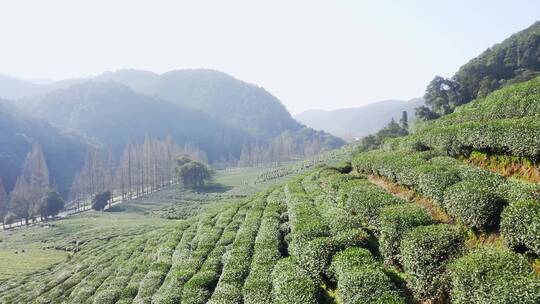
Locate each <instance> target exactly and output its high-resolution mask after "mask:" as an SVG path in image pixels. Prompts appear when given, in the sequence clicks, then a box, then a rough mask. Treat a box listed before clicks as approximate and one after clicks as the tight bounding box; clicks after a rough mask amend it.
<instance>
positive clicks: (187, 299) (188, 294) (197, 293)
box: [182, 271, 217, 304]
mask: <svg viewBox="0 0 540 304" xmlns="http://www.w3.org/2000/svg"><path fill="white" fill-rule="evenodd" d="M216 283H217V277H216V274H215V272H213V271H201V272H198V273H197V274H195V275H194V276H193V277H192V278H191V279H190V280H189V281H188V282H187V283H186V284H185V285H184V289H183V293H182V303H193V304H194V303H206V301H207V300H208V298H209V297H210V292H209V290H210V288H212V287H213V286H215V284H216Z"/></svg>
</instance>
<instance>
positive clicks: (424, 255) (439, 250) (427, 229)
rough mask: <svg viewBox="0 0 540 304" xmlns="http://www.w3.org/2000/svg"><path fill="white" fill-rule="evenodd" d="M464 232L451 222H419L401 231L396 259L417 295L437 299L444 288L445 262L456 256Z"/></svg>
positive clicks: (445, 286)
mask: <svg viewBox="0 0 540 304" xmlns="http://www.w3.org/2000/svg"><path fill="white" fill-rule="evenodd" d="M463 243H464V236H463V235H462V233H461V232H460V231H459V230H458V229H457V228H456V227H454V226H451V225H445V224H438V225H429V226H419V227H416V228H413V229H412V230H411V231H410V232H408V233H407V234H405V236H404V237H403V240H402V241H401V246H400V261H401V265H403V270H404V271H405V273H406V274H407V275H408V276H409V277H410V279H409V280H408V285H409V287H410V288H411V289H412V290H414V291H415V294H416V295H417V296H418V297H419V298H420V299H431V300H436V299H441V298H442V296H443V294H444V293H445V292H446V291H447V290H448V278H447V274H446V265H447V263H448V262H449V261H451V260H452V259H453V258H455V257H456V256H459V255H460V254H461V253H462V251H463V247H464V244H463Z"/></svg>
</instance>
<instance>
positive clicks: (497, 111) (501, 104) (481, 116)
mask: <svg viewBox="0 0 540 304" xmlns="http://www.w3.org/2000/svg"><path fill="white" fill-rule="evenodd" d="M539 115H540V77H537V78H534V79H532V80H529V81H526V82H522V83H518V84H514V85H510V86H507V87H504V88H502V89H500V90H496V91H494V92H492V93H490V94H489V95H488V96H486V97H484V98H479V99H476V100H474V101H472V102H470V103H468V104H465V105H463V106H460V107H457V108H456V110H455V111H454V113H451V114H448V115H444V116H442V117H441V118H439V119H437V120H434V121H428V122H424V123H421V124H419V126H416V132H422V131H425V130H429V129H433V128H440V127H445V126H450V125H456V124H461V123H464V122H468V121H490V120H495V119H505V118H521V117H529V116H539Z"/></svg>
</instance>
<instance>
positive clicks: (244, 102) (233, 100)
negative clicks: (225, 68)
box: [97, 69, 302, 138]
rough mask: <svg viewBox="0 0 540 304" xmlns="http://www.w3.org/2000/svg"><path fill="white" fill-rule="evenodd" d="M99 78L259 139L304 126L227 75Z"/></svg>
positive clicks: (267, 97) (274, 100) (121, 73)
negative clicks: (205, 114)
mask: <svg viewBox="0 0 540 304" xmlns="http://www.w3.org/2000/svg"><path fill="white" fill-rule="evenodd" d="M97 79H103V80H113V81H117V82H120V83H124V84H126V85H128V86H129V87H131V88H132V89H134V90H135V91H138V92H140V93H143V94H146V95H150V96H155V97H159V98H161V99H163V100H167V101H170V102H173V103H176V104H178V105H181V106H185V107H190V108H194V109H198V110H201V111H203V112H205V113H207V114H209V115H210V116H212V117H214V118H217V119H219V120H221V121H223V122H225V123H228V124H230V125H232V126H235V127H237V128H240V129H242V130H244V131H246V132H248V133H250V134H252V135H254V136H257V137H262V138H270V137H275V136H278V135H280V134H281V133H283V132H285V131H296V130H298V129H300V128H301V127H302V126H301V125H300V124H299V123H298V122H296V121H295V120H294V119H293V118H292V117H291V115H290V114H289V112H287V110H286V109H285V107H284V106H283V105H282V104H281V102H280V101H279V100H278V99H277V98H276V97H274V96H273V95H271V94H270V93H268V92H267V91H266V90H264V89H263V88H260V87H257V86H255V85H252V84H249V83H246V82H243V81H241V80H238V79H235V78H233V77H232V76H230V75H228V74H225V73H223V72H218V71H213V70H203V69H197V70H176V71H170V72H167V73H164V74H161V75H156V74H152V73H150V72H145V71H137V70H121V71H118V72H109V73H105V74H103V75H101V76H98V77H97Z"/></svg>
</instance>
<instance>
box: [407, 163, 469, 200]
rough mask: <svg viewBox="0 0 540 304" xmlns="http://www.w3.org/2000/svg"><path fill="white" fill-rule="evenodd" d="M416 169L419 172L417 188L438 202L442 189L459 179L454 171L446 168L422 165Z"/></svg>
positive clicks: (441, 196)
mask: <svg viewBox="0 0 540 304" xmlns="http://www.w3.org/2000/svg"><path fill="white" fill-rule="evenodd" d="M416 170H417V171H418V172H419V173H418V190H419V191H420V192H421V193H422V194H423V195H424V196H426V197H428V198H430V199H432V200H434V201H435V202H437V203H439V204H440V203H441V202H442V201H443V198H444V191H445V190H446V189H447V188H448V187H450V186H451V185H453V184H455V183H457V182H459V181H460V178H459V176H457V174H456V173H455V172H454V171H449V170H446V169H444V168H443V167H438V166H432V165H423V166H420V167H418V168H416Z"/></svg>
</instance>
